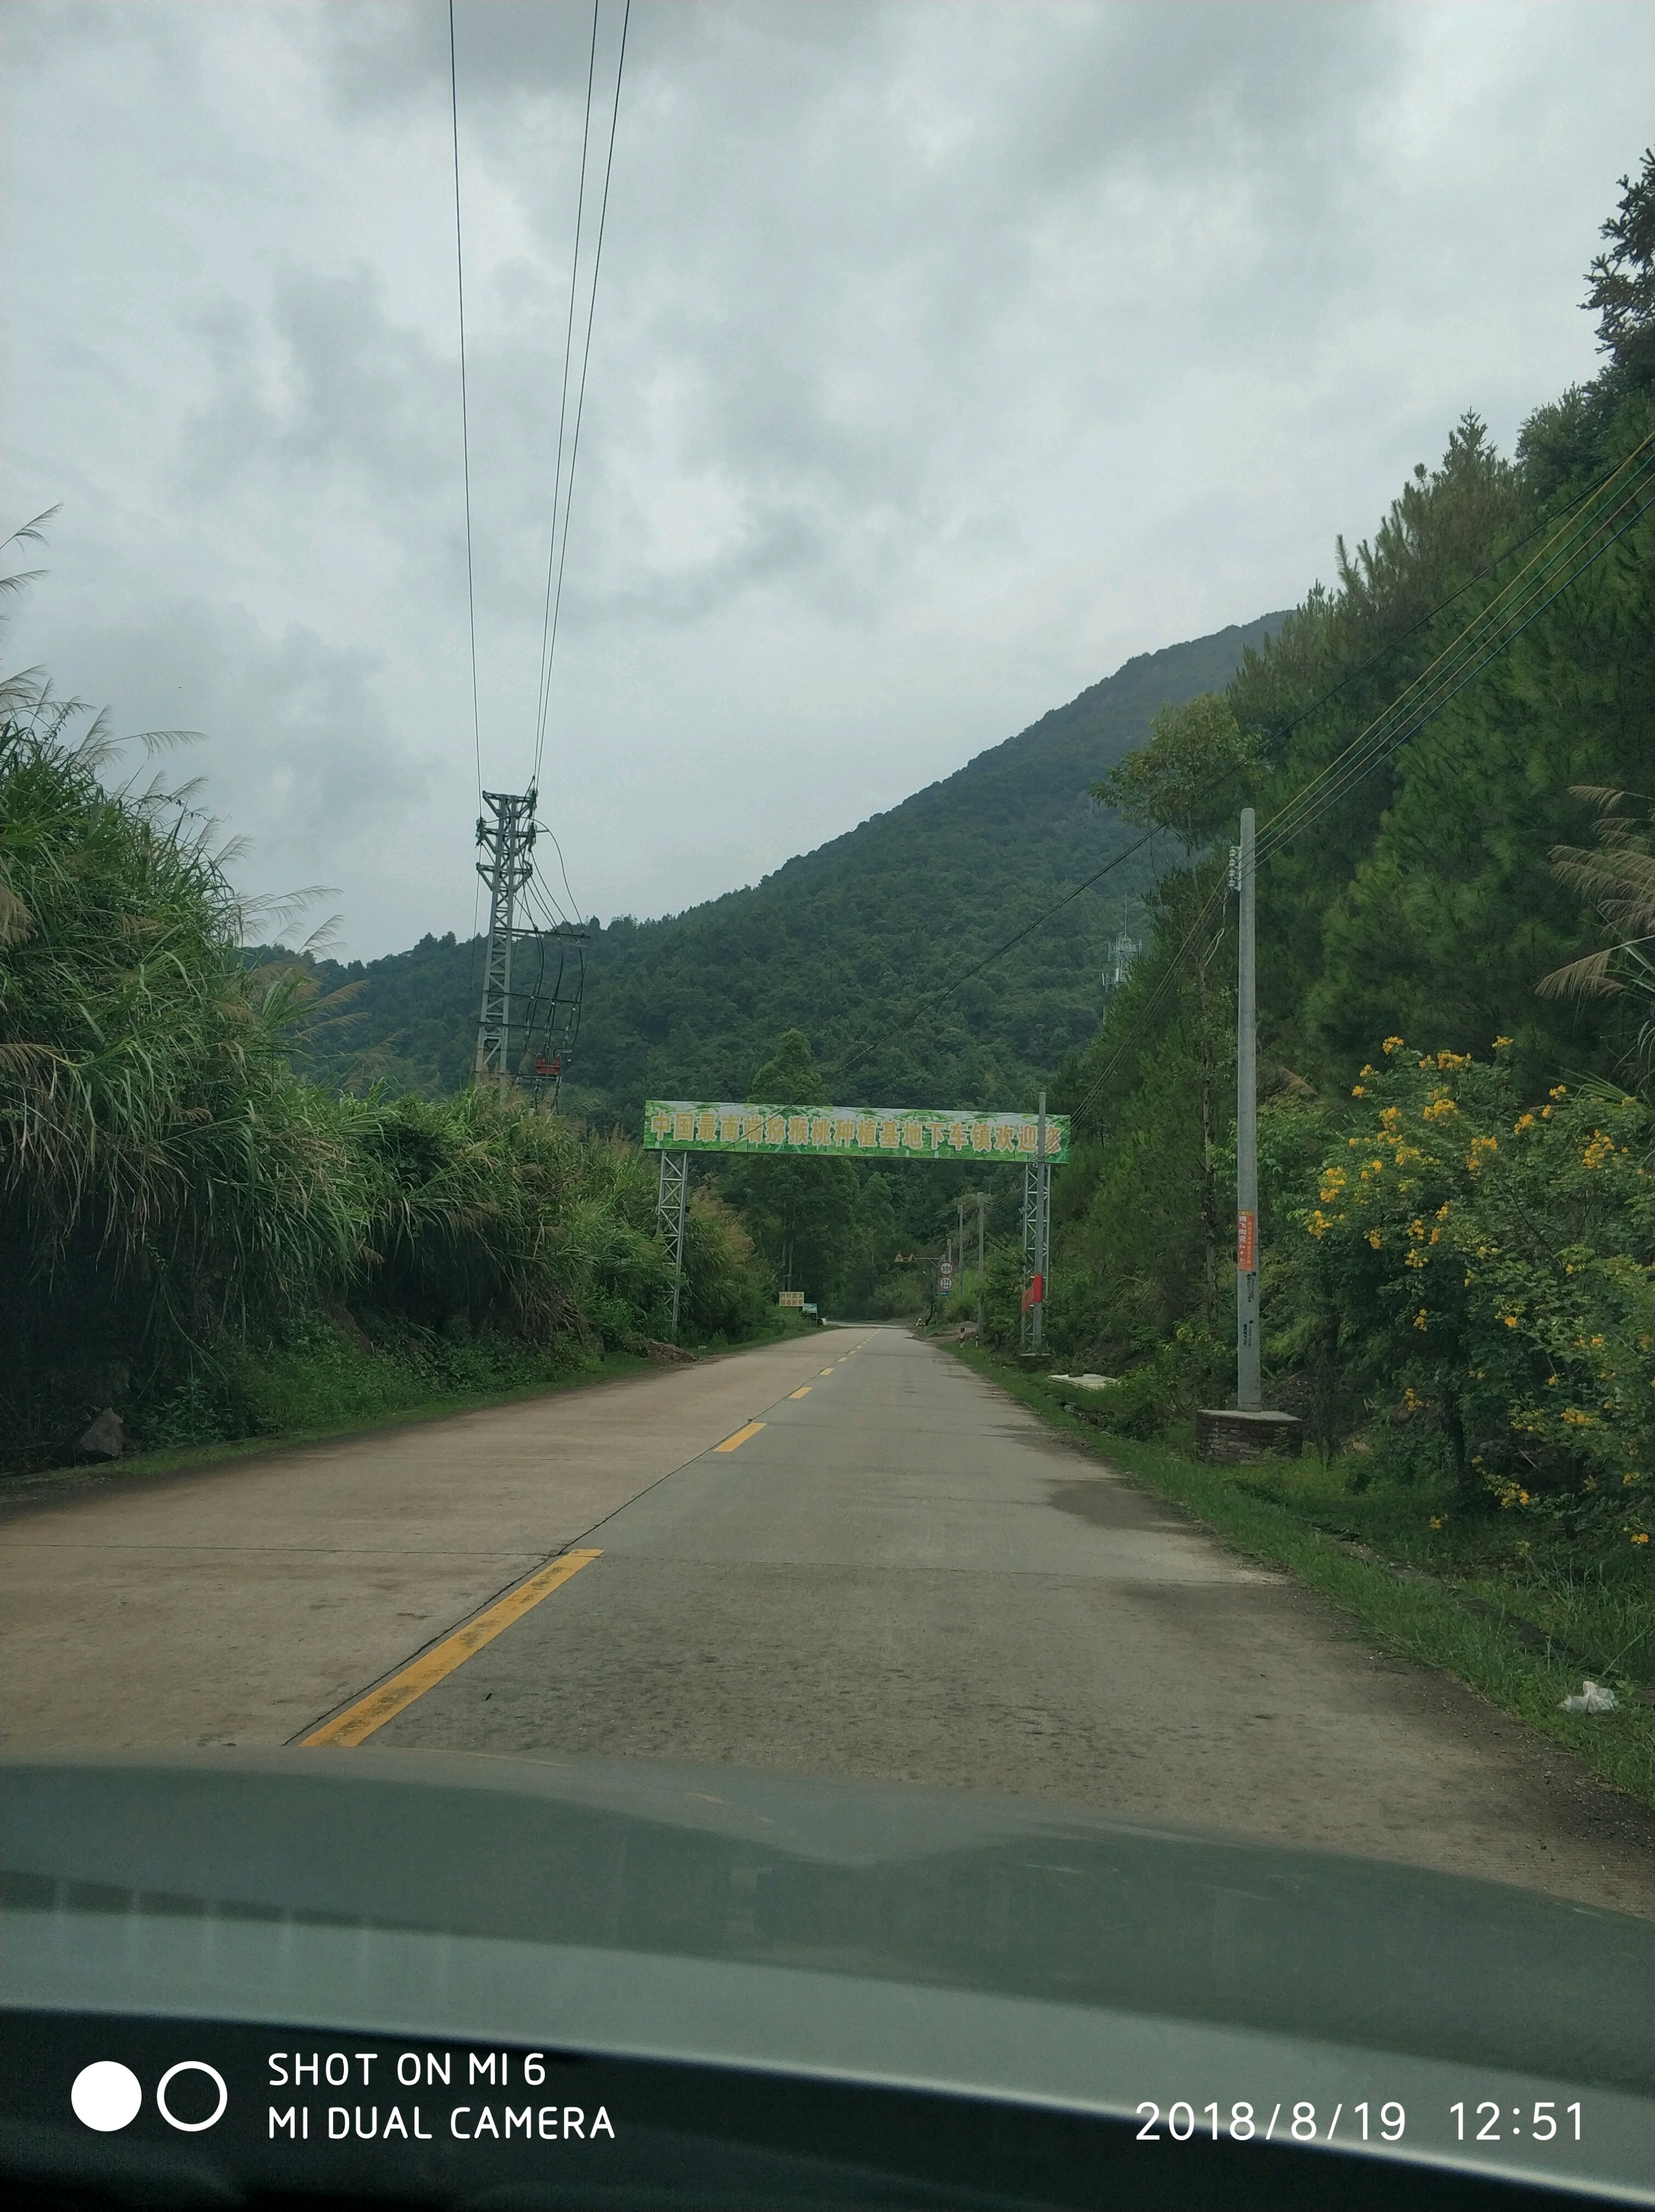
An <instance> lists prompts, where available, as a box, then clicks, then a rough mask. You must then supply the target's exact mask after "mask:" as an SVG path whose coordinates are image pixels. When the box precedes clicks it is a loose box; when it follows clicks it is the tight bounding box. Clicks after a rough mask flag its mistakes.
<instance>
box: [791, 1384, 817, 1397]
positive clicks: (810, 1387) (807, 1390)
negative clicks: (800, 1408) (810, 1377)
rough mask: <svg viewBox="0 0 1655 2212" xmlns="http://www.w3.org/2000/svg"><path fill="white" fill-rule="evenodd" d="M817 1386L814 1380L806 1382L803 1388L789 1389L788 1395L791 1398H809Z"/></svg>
mask: <svg viewBox="0 0 1655 2212" xmlns="http://www.w3.org/2000/svg"><path fill="white" fill-rule="evenodd" d="M815 1387H816V1386H815V1384H814V1383H806V1385H805V1387H804V1389H802V1390H789V1391H788V1397H789V1398H808V1397H809V1395H810V1394H811V1392H812V1390H813V1389H815Z"/></svg>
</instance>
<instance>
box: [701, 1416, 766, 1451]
mask: <svg viewBox="0 0 1655 2212" xmlns="http://www.w3.org/2000/svg"><path fill="white" fill-rule="evenodd" d="M763 1427H764V1423H763V1421H749V1422H748V1424H747V1425H746V1427H745V1429H738V1430H737V1431H736V1432H735V1434H734V1435H733V1437H725V1439H724V1441H723V1443H721V1444H715V1445H714V1446H713V1449H714V1450H715V1451H738V1450H739V1449H740V1448H741V1446H742V1445H743V1444H745V1443H746V1441H747V1439H748V1437H756V1436H757V1435H758V1431H760V1430H761V1429H762V1428H763Z"/></svg>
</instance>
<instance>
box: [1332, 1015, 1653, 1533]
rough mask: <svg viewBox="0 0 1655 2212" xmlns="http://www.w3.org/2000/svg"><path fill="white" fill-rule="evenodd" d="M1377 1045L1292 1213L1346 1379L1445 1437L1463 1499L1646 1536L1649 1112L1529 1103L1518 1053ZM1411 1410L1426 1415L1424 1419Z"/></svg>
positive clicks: (1578, 1098)
mask: <svg viewBox="0 0 1655 2212" xmlns="http://www.w3.org/2000/svg"><path fill="white" fill-rule="evenodd" d="M1505 1054H1506V1040H1503V1039H1502V1040H1500V1041H1499V1042H1497V1044H1496V1047H1495V1049H1494V1058H1493V1060H1491V1061H1483V1062H1480V1061H1476V1060H1473V1059H1471V1057H1470V1056H1469V1054H1460V1053H1453V1052H1438V1053H1434V1054H1425V1055H1420V1054H1415V1053H1413V1052H1410V1051H1409V1049H1408V1048H1407V1046H1406V1045H1405V1044H1404V1043H1403V1042H1402V1039H1401V1038H1400V1037H1390V1038H1388V1039H1387V1040H1386V1041H1385V1045H1384V1053H1383V1057H1382V1063H1381V1064H1380V1065H1378V1066H1368V1067H1365V1068H1364V1069H1363V1071H1362V1075H1361V1079H1360V1082H1359V1083H1358V1084H1357V1085H1356V1086H1355V1094H1354V1095H1355V1096H1356V1097H1358V1098H1359V1099H1360V1101H1361V1102H1362V1103H1361V1107H1360V1109H1359V1111H1360V1126H1359V1127H1358V1128H1357V1131H1356V1133H1354V1134H1352V1135H1348V1137H1347V1139H1346V1140H1345V1142H1344V1144H1343V1145H1342V1146H1341V1147H1340V1148H1339V1149H1338V1150H1336V1151H1334V1152H1330V1153H1329V1155H1328V1156H1327V1157H1325V1158H1324V1159H1323V1163H1322V1166H1321V1170H1320V1174H1319V1176H1318V1178H1317V1200H1316V1203H1315V1204H1314V1205H1309V1204H1306V1205H1305V1206H1302V1207H1301V1208H1300V1209H1299V1214H1298V1218H1299V1225H1300V1227H1301V1229H1302V1231H1303V1232H1304V1234H1305V1237H1306V1239H1307V1243H1306V1246H1305V1247H1304V1248H1302V1249H1301V1255H1300V1258H1301V1263H1302V1267H1303V1273H1302V1277H1301V1279H1302V1281H1303V1282H1304V1283H1305V1285H1307V1286H1308V1288H1309V1291H1310V1292H1311V1295H1312V1296H1313V1297H1315V1299H1316V1302H1317V1306H1318V1308H1319V1310H1320V1313H1321V1316H1322V1319H1323V1324H1324V1326H1325V1328H1326V1329H1327V1331H1328V1332H1329V1336H1330V1339H1331V1340H1332V1341H1333V1342H1334V1344H1335V1345H1336V1352H1337V1356H1338V1358H1339V1359H1340V1361H1341V1363H1342V1366H1343V1368H1344V1370H1345V1373H1346V1376H1347V1379H1348V1382H1354V1383H1357V1384H1359V1385H1360V1384H1362V1383H1366V1385H1368V1387H1370V1388H1373V1387H1376V1386H1377V1387H1378V1388H1381V1389H1384V1390H1385V1391H1386V1392H1388V1393H1389V1394H1390V1395H1391V1396H1392V1398H1393V1399H1400V1401H1401V1409H1402V1412H1403V1413H1406V1414H1407V1415H1408V1416H1409V1426H1410V1431H1411V1433H1412V1434H1413V1435H1415V1436H1416V1437H1417V1438H1418V1440H1419V1441H1418V1442H1417V1443H1410V1445H1409V1453H1410V1455H1417V1454H1418V1452H1419V1451H1420V1450H1421V1449H1424V1440H1425V1439H1426V1438H1427V1437H1430V1436H1431V1435H1432V1434H1433V1432H1434V1433H1435V1434H1436V1435H1437V1436H1438V1437H1440V1439H1441V1441H1442V1443H1443V1445H1444V1447H1445V1450H1446V1454H1447V1456H1448V1458H1449V1461H1450V1462H1451V1465H1452V1467H1453V1468H1454V1470H1455V1474H1456V1476H1457V1480H1458V1482H1459V1485H1460V1488H1461V1491H1462V1494H1463V1498H1465V1499H1466V1500H1467V1501H1468V1502H1469V1501H1470V1500H1472V1499H1474V1498H1478V1497H1482V1498H1485V1499H1489V1498H1491V1499H1493V1500H1494V1501H1495V1502H1497V1503H1498V1504H1500V1505H1501V1506H1503V1507H1505V1508H1506V1509H1508V1510H1524V1511H1530V1512H1533V1513H1536V1514H1549V1515H1561V1516H1567V1518H1568V1519H1569V1520H1570V1522H1572V1523H1573V1522H1578V1521H1580V1520H1581V1519H1583V1518H1585V1519H1590V1520H1591V1521H1593V1522H1604V1523H1607V1524H1609V1525H1611V1526H1613V1527H1614V1528H1617V1529H1618V1530H1619V1532H1620V1534H1622V1537H1623V1538H1625V1539H1629V1540H1631V1541H1634V1542H1646V1541H1647V1537H1648V1529H1647V1499H1648V1487H1649V1472H1648V1470H1649V1466H1650V1448H1651V1429H1650V1409H1649V1402H1648V1401H1649V1392H1648V1388H1647V1378H1648V1370H1649V1354H1650V1349H1651V1332H1650V1318H1649V1294H1650V1269H1649V1266H1648V1262H1647V1258H1646V1255H1647V1252H1648V1248H1649V1232H1650V1218H1651V1207H1650V1177H1649V1170H1648V1167H1647V1165H1646V1158H1647V1147H1648V1140H1649V1122H1650V1116H1649V1112H1648V1109H1646V1107H1645V1106H1643V1105H1642V1104H1641V1103H1640V1101H1638V1100H1637V1099H1636V1098H1634V1097H1630V1096H1628V1095H1627V1094H1625V1093H1622V1092H1618V1091H1612V1090H1609V1089H1608V1088H1606V1087H1603V1086H1601V1085H1599V1086H1593V1087H1591V1088H1590V1089H1587V1090H1585V1091H1571V1090H1570V1088H1569V1087H1568V1086H1567V1085H1563V1084H1559V1085H1555V1086H1554V1087H1553V1089H1552V1090H1551V1091H1550V1093H1549V1096H1548V1097H1546V1098H1545V1099H1544V1100H1542V1101H1540V1102H1538V1103H1533V1104H1528V1105H1525V1104H1524V1101H1523V1100H1522V1099H1521V1098H1520V1097H1519V1096H1518V1092H1517V1089H1516V1085H1515V1081H1514V1079H1513V1077H1512V1073H1511V1071H1510V1069H1509V1067H1508V1066H1507V1065H1506V1058H1505ZM1415 1423H1417V1429H1415V1428H1414V1426H1413V1425H1414V1424H1415Z"/></svg>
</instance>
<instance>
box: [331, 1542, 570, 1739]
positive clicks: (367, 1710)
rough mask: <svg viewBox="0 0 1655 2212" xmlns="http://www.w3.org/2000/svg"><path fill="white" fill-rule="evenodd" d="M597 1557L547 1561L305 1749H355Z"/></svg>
mask: <svg viewBox="0 0 1655 2212" xmlns="http://www.w3.org/2000/svg"><path fill="white" fill-rule="evenodd" d="M602 1557H603V1554H602V1553H601V1552H565V1553H563V1557H562V1558H561V1559H551V1560H548V1562H547V1563H546V1565H545V1566H544V1567H540V1568H538V1569H537V1570H536V1571H535V1572H534V1573H533V1574H532V1575H531V1576H530V1577H529V1578H528V1580H527V1581H526V1582H521V1583H518V1585H517V1587H516V1589H508V1591H507V1592H506V1594H505V1595H504V1596H503V1597H498V1598H496V1600H495V1601H494V1603H493V1604H492V1605H490V1606H485V1607H484V1608H483V1611H482V1612H481V1613H478V1615H477V1617H476V1618H475V1620H468V1621H467V1622H466V1623H465V1626H464V1627H463V1628H457V1629H455V1631H454V1632H453V1635H452V1636H445V1637H444V1638H443V1639H442V1641H441V1644H433V1645H432V1646H431V1648H430V1650H429V1651H422V1652H421V1653H420V1655H419V1656H418V1658H417V1659H411V1660H410V1661H409V1662H408V1664H407V1666H405V1668H402V1669H401V1671H400V1672H399V1674H393V1675H392V1677H391V1679H390V1680H389V1681H388V1682H381V1683H380V1686H379V1688H378V1689H377V1690H370V1691H369V1692H368V1695H367V1696H366V1697H365V1698H358V1699H357V1700H356V1704H355V1705H347V1706H346V1707H345V1709H344V1711H343V1712H342V1713H336V1714H335V1715H334V1717H333V1718H332V1720H331V1721H324V1722H323V1723H322V1725H321V1727H320V1728H319V1729H313V1730H312V1731H311V1733H310V1734H309V1735H307V1736H306V1738H305V1739H304V1743H305V1747H306V1748H307V1749H309V1748H310V1747H312V1746H313V1745H315V1744H344V1745H350V1744H357V1743H361V1742H362V1739H363V1738H364V1737H365V1736H370V1735H373V1733H374V1729H381V1728H383V1727H384V1726H385V1724H386V1721H391V1720H394V1719H395V1718H396V1717H397V1715H398V1714H399V1713H400V1712H405V1711H406V1710H407V1708H408V1707H409V1706H410V1705H412V1704H413V1702H414V1700H415V1699H416V1698H423V1696H424V1695H425V1692H427V1691H428V1690H429V1689H433V1688H435V1686H436V1684H437V1683H439V1682H440V1681H441V1680H442V1678H443V1676H444V1675H445V1674H453V1671H454V1669H455V1668H456V1667H463V1666H464V1665H465V1662H466V1661H467V1660H468V1659H469V1658H470V1657H471V1656H472V1653H473V1652H474V1651H480V1650H482V1649H483V1646H484V1644H492V1643H493V1641H494V1639H495V1638H496V1636H498V1635H499V1634H500V1633H501V1632H502V1630H503V1629H508V1628H509V1627H510V1626H511V1625H512V1623H513V1621H514V1620H521V1619H522V1617H523V1615H524V1614H525V1613H527V1612H528V1611H529V1610H530V1609H531V1607H534V1606H537V1605H538V1604H539V1602H540V1601H541V1599H542V1598H543V1597H550V1596H551V1594H552V1592H553V1590H555V1589H558V1588H559V1587H560V1586H561V1585H562V1584H563V1583H566V1582H567V1581H568V1580H569V1577H570V1576H571V1575H578V1574H579V1573H580V1571H581V1568H582V1567H589V1566H590V1565H591V1564H592V1562H593V1559H601V1558H602Z"/></svg>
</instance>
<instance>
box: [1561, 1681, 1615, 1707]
mask: <svg viewBox="0 0 1655 2212" xmlns="http://www.w3.org/2000/svg"><path fill="white" fill-rule="evenodd" d="M1562 1710H1563V1711H1565V1712H1566V1713H1612V1712H1613V1711H1615V1692H1614V1691H1613V1690H1606V1689H1605V1688H1604V1687H1603V1684H1602V1683H1601V1682H1582V1684H1581V1685H1580V1695H1579V1697H1578V1698H1565V1699H1564V1700H1563V1706H1562Z"/></svg>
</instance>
